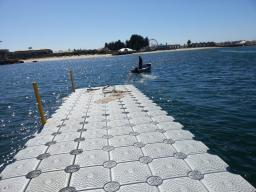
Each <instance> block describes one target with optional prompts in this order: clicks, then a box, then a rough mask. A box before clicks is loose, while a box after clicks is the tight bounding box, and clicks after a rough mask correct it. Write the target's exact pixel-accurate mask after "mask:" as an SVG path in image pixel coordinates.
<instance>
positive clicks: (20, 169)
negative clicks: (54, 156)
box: [0, 159, 39, 179]
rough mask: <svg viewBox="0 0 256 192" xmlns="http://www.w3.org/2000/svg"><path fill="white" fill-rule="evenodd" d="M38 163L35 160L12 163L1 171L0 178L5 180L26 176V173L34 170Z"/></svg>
mask: <svg viewBox="0 0 256 192" xmlns="http://www.w3.org/2000/svg"><path fill="white" fill-rule="evenodd" d="M38 163H39V160H37V159H25V160H20V161H14V162H13V163H12V164H10V165H8V166H7V167H6V168H5V169H4V170H3V171H2V173H1V175H0V176H1V177H2V178H3V179H5V178H10V177H18V176H22V175H26V174H27V173H28V172H30V171H32V170H34V169H35V168H36V167H37V165H38Z"/></svg>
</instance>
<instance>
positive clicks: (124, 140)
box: [109, 135, 137, 147]
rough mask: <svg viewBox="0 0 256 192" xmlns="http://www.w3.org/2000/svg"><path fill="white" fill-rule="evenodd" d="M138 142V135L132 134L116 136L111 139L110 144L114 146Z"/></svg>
mask: <svg viewBox="0 0 256 192" xmlns="http://www.w3.org/2000/svg"><path fill="white" fill-rule="evenodd" d="M136 142H137V140H136V137H135V136H131V135H122V136H114V137H113V138H111V139H109V144H110V145H112V146H114V147H120V146H127V145H133V144H134V143H136Z"/></svg>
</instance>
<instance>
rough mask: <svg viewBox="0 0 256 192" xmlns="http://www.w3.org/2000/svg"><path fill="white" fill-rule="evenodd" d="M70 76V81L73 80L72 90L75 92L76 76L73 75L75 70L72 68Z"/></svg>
mask: <svg viewBox="0 0 256 192" xmlns="http://www.w3.org/2000/svg"><path fill="white" fill-rule="evenodd" d="M69 78H70V81H71V88H72V92H75V91H76V89H75V82H74V77H73V71H72V70H69Z"/></svg>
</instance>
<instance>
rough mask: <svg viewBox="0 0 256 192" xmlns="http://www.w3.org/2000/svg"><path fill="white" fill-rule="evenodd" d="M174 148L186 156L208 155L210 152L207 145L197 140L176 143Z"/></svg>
mask: <svg viewBox="0 0 256 192" xmlns="http://www.w3.org/2000/svg"><path fill="white" fill-rule="evenodd" d="M173 146H174V147H175V149H176V150H177V151H178V152H183V153H185V154H193V153H206V152H207V150H208V147H207V146H206V145H205V144H203V143H202V142H201V141H195V140H183V141H176V142H175V143H174V144H173Z"/></svg>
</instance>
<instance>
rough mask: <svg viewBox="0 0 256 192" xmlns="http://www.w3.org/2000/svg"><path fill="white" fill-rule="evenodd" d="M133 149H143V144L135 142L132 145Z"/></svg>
mask: <svg viewBox="0 0 256 192" xmlns="http://www.w3.org/2000/svg"><path fill="white" fill-rule="evenodd" d="M133 146H134V147H138V148H142V147H145V144H144V143H141V142H136V143H134V144H133Z"/></svg>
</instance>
